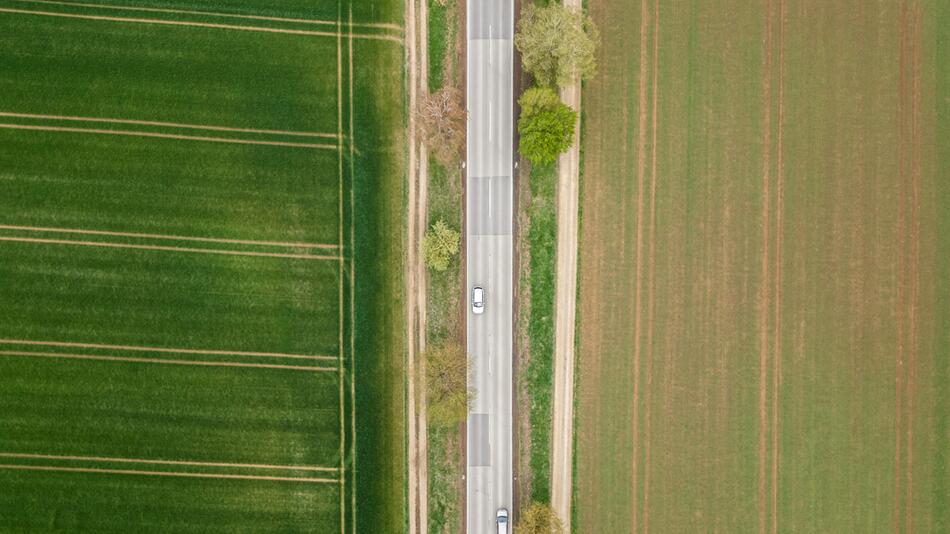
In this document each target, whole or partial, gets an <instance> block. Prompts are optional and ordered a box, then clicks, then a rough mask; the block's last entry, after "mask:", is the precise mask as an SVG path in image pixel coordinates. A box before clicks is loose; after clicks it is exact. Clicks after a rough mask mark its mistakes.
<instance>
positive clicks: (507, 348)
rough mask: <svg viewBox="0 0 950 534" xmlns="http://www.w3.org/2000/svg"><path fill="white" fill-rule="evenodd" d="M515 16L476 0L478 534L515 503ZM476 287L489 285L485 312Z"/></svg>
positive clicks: (473, 187) (473, 181)
mask: <svg viewBox="0 0 950 534" xmlns="http://www.w3.org/2000/svg"><path fill="white" fill-rule="evenodd" d="M513 16H514V3H513V0H468V60H467V65H468V70H467V72H468V86H467V100H468V146H467V153H468V154H467V158H466V159H467V195H466V196H467V198H466V217H467V218H466V232H467V242H468V255H467V262H468V263H467V271H466V272H467V282H468V288H469V303H468V324H467V326H468V355H469V361H470V365H471V368H472V374H471V382H470V385H471V387H472V388H473V389H474V390H475V400H474V403H473V404H472V406H471V408H470V410H469V416H468V468H467V470H466V471H467V486H466V491H467V510H466V522H467V529H468V533H469V534H483V533H489V532H491V533H494V532H496V530H495V529H496V527H495V514H496V512H497V510H498V509H499V508H507V509H509V510H511V507H512V455H513V451H512V391H511V390H512V377H511V373H512V358H511V353H512V337H511V332H512V281H513V273H512V253H513V242H512V235H511V232H512V218H513V211H512V208H513V206H512V199H513V196H514V193H513V187H512V166H513V159H512V132H513V123H512V84H513V76H512V57H513V54H512V52H513V49H512V34H513V31H514V28H513ZM476 285H480V286H482V287H484V288H485V293H486V304H485V311H484V313H482V314H480V315H475V314H473V313H472V311H471V288H472V287H474V286H476Z"/></svg>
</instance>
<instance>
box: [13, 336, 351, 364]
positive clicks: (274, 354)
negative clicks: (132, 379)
mask: <svg viewBox="0 0 950 534" xmlns="http://www.w3.org/2000/svg"><path fill="white" fill-rule="evenodd" d="M0 345H27V346H39V347H67V348H79V349H104V350H121V351H129V352H160V353H172V354H175V353H178V354H203V355H211V356H256V357H262V358H287V359H298V360H328V361H335V360H336V357H335V356H312V355H304V354H286V353H282V352H250V351H241V350H211V349H178V348H168V347H142V346H136V345H107V344H105V343H76V342H69V341H32V340H26V339H0Z"/></svg>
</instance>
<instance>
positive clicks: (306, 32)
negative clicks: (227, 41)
mask: <svg viewBox="0 0 950 534" xmlns="http://www.w3.org/2000/svg"><path fill="white" fill-rule="evenodd" d="M0 13H15V14H18V15H35V16H43V17H62V18H71V19H83V20H96V21H107V22H128V23H138V24H159V25H164V26H190V27H194V28H211V29H218V30H237V31H245V32H262V33H283V34H290V35H306V36H314V37H336V36H337V34H336V33H334V32H322V31H315V30H293V29H287V28H267V27H263V26H240V25H236V24H219V23H214V22H186V21H180V20H162V19H143V18H137V17H108V16H104V15H82V14H79V13H57V12H54V11H37V10H32V9H15V8H6V7H0ZM353 37H354V38H356V39H373V40H380V41H390V42H394V43H398V44H402V39H400V38H399V37H395V36H392V35H382V34H380V35H374V34H368V33H360V34H356V35H353Z"/></svg>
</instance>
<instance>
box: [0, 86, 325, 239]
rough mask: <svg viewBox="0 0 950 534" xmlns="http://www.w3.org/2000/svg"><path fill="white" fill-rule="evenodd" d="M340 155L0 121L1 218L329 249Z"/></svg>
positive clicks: (27, 224)
mask: <svg viewBox="0 0 950 534" xmlns="http://www.w3.org/2000/svg"><path fill="white" fill-rule="evenodd" d="M0 98H2V97H0ZM336 158H337V156H336V154H334V153H333V152H330V151H326V150H297V149H286V148H276V147H260V146H251V145H233V144H221V143H184V142H182V143H178V142H163V143H156V142H154V141H153V140H151V139H146V138H138V137H121V136H84V135H79V136H76V135H63V134H58V133H48V132H25V131H15V130H3V129H0V169H3V170H2V171H0V180H3V184H4V186H3V187H4V194H3V195H0V213H2V214H3V216H2V217H0V222H3V223H4V224H5V225H7V226H22V227H37V228H51V229H52V228H56V229H95V230H96V231H112V232H116V233H128V234H132V233H136V234H143V237H145V236H146V235H147V236H148V237H155V236H157V235H169V236H175V237H176V238H178V237H190V236H226V237H229V238H240V239H233V240H229V241H228V242H230V241H233V242H234V243H240V244H242V245H252V242H253V243H254V245H253V246H257V243H258V242H259V243H260V244H261V245H264V244H265V243H267V244H268V245H271V244H277V243H287V244H291V243H292V244H293V245H294V246H296V245H297V244H308V243H309V244H327V248H326V250H333V248H329V247H330V246H329V244H331V243H336V241H337V224H338V222H337V214H336V199H335V196H336V194H337V185H336V181H337V179H336V178H337V177H336V168H335V167H336ZM158 199H161V201H158ZM123 237H130V238H131V237H132V236H131V235H129V236H123ZM202 239H204V238H202ZM208 242H209V243H210V241H208ZM215 243H217V241H215ZM221 243H222V244H226V242H225V241H221ZM241 248H243V247H241Z"/></svg>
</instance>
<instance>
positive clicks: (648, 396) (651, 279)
mask: <svg viewBox="0 0 950 534" xmlns="http://www.w3.org/2000/svg"><path fill="white" fill-rule="evenodd" d="M659 54H660V3H659V0H653V62H652V64H651V65H650V66H651V68H652V69H653V95H652V98H653V103H652V104H653V105H652V110H651V112H650V114H651V115H652V130H653V131H652V139H651V141H650V216H649V219H650V222H649V224H650V237H649V239H650V242H649V245H648V248H647V268H648V274H647V281H646V283H647V319H646V357H647V362H646V375H647V376H646V384H645V389H646V393H645V394H644V395H643V403H644V404H645V407H644V410H645V412H646V413H645V414H644V416H643V427H644V428H643V519H642V522H643V531H644V532H649V531H650V459H651V457H650V452H651V451H650V442H651V441H652V439H653V438H652V435H651V430H652V418H653V399H652V395H653V330H654V324H653V320H654V312H655V310H654V307H655V302H654V299H655V293H656V147H657V113H658V98H659V91H658V90H657V89H658V78H659V72H660V59H659Z"/></svg>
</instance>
